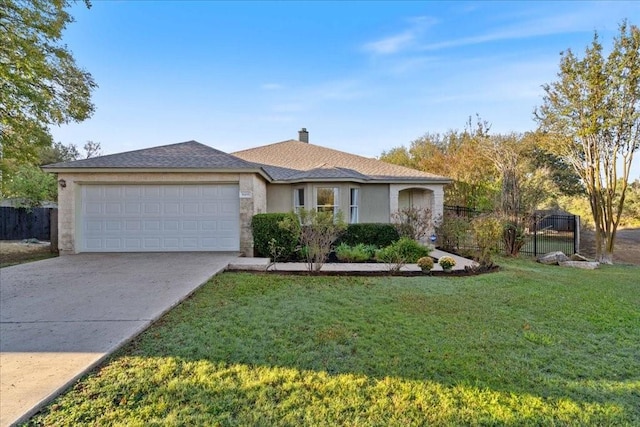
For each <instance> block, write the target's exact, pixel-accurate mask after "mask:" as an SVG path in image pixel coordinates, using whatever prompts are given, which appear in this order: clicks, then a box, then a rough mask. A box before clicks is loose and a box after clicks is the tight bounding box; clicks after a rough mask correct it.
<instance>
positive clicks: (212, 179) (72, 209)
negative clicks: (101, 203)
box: [58, 172, 267, 256]
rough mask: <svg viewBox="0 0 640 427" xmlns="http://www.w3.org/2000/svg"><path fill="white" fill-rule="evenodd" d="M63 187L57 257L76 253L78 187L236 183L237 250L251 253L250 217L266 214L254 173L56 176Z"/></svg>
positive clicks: (260, 182) (264, 197) (262, 188)
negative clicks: (239, 197) (244, 196)
mask: <svg viewBox="0 0 640 427" xmlns="http://www.w3.org/2000/svg"><path fill="white" fill-rule="evenodd" d="M61 179H62V180H64V181H65V184H66V185H65V187H64V188H61V187H59V188H58V246H59V248H60V253H61V254H72V253H76V252H77V246H76V236H77V235H79V233H78V230H77V227H78V226H79V224H80V221H79V218H78V215H79V214H80V211H81V200H80V193H81V185H82V184H110V183H113V184H145V183H146V184H189V183H193V184H224V183H229V184H237V185H238V186H239V188H240V191H241V192H243V191H244V192H245V195H247V196H248V195H249V194H250V196H248V197H247V198H241V199H240V218H239V219H238V220H239V221H240V251H241V252H242V253H243V254H245V255H249V256H251V255H252V254H253V237H252V234H251V218H252V217H253V215H254V214H256V213H260V212H266V211H267V206H266V201H267V195H266V193H267V190H266V184H265V182H264V181H263V180H262V178H260V177H258V176H256V175H255V174H237V173H211V172H195V173H186V172H178V173H169V172H119V173H95V172H91V173H78V172H74V173H59V174H58V180H61Z"/></svg>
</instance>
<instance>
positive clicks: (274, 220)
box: [251, 213, 298, 262]
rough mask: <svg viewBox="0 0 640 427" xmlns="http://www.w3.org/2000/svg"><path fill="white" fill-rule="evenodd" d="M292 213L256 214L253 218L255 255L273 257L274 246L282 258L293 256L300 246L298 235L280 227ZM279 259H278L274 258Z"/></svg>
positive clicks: (252, 228)
mask: <svg viewBox="0 0 640 427" xmlns="http://www.w3.org/2000/svg"><path fill="white" fill-rule="evenodd" d="M291 215H293V214H291V213H264V214H257V215H254V216H253V218H252V220H251V230H252V231H253V250H254V255H255V256H260V257H271V255H272V254H273V253H274V247H275V248H276V249H277V251H276V252H277V253H278V254H279V258H280V260H288V259H290V258H292V257H293V255H294V253H295V250H296V247H297V246H298V236H296V235H295V234H294V233H292V232H291V231H288V230H284V229H283V228H282V227H280V223H281V222H282V221H283V220H284V219H286V218H290V217H291ZM272 261H274V262H275V261H277V260H275V259H274V260H272Z"/></svg>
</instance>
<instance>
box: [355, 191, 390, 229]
mask: <svg viewBox="0 0 640 427" xmlns="http://www.w3.org/2000/svg"><path fill="white" fill-rule="evenodd" d="M390 217H391V215H390V212H389V184H365V185H362V186H361V187H360V222H381V223H386V222H389V219H390Z"/></svg>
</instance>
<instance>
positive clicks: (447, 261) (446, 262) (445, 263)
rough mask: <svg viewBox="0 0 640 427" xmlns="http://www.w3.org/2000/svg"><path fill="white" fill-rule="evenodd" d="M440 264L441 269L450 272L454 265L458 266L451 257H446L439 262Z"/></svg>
mask: <svg viewBox="0 0 640 427" xmlns="http://www.w3.org/2000/svg"><path fill="white" fill-rule="evenodd" d="M438 264H440V267H442V268H443V269H444V270H449V269H450V268H453V266H454V265H456V260H455V259H453V258H451V257H450V256H447V255H445V256H443V257H442V258H440V259H439V260H438Z"/></svg>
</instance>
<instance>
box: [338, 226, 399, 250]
mask: <svg viewBox="0 0 640 427" xmlns="http://www.w3.org/2000/svg"><path fill="white" fill-rule="evenodd" d="M399 238H400V236H398V232H397V231H396V229H395V228H394V227H393V225H391V224H378V223H363V224H349V225H348V226H347V229H346V231H345V232H344V234H342V236H340V239H338V241H337V243H346V244H347V245H349V246H356V245H358V244H360V243H363V244H365V245H373V246H375V247H376V248H384V247H386V246H389V245H390V244H392V243H393V242H395V241H397V240H398V239H399Z"/></svg>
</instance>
